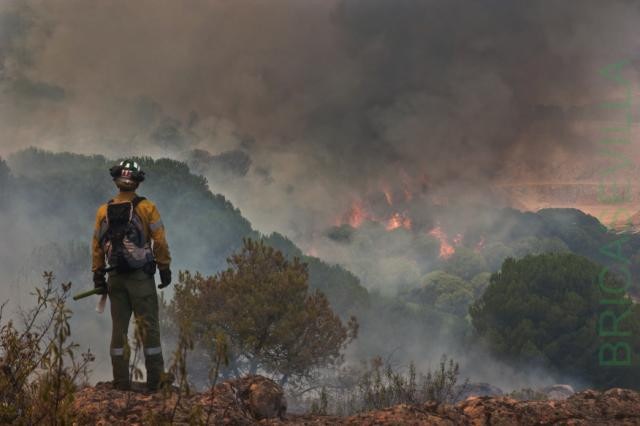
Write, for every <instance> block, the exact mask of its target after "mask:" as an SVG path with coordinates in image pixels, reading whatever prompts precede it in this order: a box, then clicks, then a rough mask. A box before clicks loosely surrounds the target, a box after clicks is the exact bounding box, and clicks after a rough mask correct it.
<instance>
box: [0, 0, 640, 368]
mask: <svg viewBox="0 0 640 426" xmlns="http://www.w3.org/2000/svg"><path fill="white" fill-rule="evenodd" d="M638 22H640V5H639V4H638V2H636V1H624V0H619V1H607V2H604V1H596V0H582V1H578V0H574V1H564V2H554V3H550V2H513V1H509V0H485V1H463V0H439V1H433V0H306V1H301V0H275V1H269V2H265V1H259V0H243V1H224V0H214V1H208V2H202V1H196V0H187V1H181V2H175V1H169V0H139V1H135V2H130V1H125V0H119V1H111V2H86V1H82V0H62V1H55V2H45V1H36V0H33V1H30V0H25V1H4V2H2V3H1V4H0V134H1V135H2V136H0V155H2V156H5V157H6V156H7V155H9V154H10V153H11V152H14V151H17V150H19V149H22V148H25V147H27V146H37V147H40V148H45V149H50V150H54V151H72V152H77V153H83V154H103V155H106V156H107V157H108V158H119V157H123V156H126V155H131V154H137V155H140V154H142V155H149V156H153V157H161V156H165V157H173V158H178V159H182V160H185V161H187V162H188V164H189V165H190V167H191V168H192V170H194V171H195V172H198V173H202V174H204V175H205V176H207V177H208V178H209V183H210V187H211V189H212V191H213V192H217V193H222V194H224V195H225V196H226V197H227V198H228V199H230V200H231V201H232V202H233V203H234V205H236V206H238V207H239V208H240V209H241V211H242V213H243V215H244V216H246V217H247V218H248V219H249V220H250V221H251V222H252V224H253V225H254V227H255V228H256V229H258V230H260V231H262V232H264V233H268V232H271V231H279V232H282V233H284V234H286V235H287V236H289V237H290V238H292V239H293V240H294V241H295V242H296V243H298V244H299V245H300V246H301V247H303V248H304V249H307V250H310V249H313V248H316V249H318V250H321V249H322V248H323V247H325V248H326V251H328V252H330V251H332V252H333V255H334V256H333V258H332V257H325V258H326V259H329V260H339V258H340V257H342V258H344V257H346V256H348V254H347V253H342V252H340V251H338V250H336V248H335V246H333V245H327V244H326V242H325V245H324V246H323V245H319V246H317V247H314V241H315V240H316V239H318V238H320V236H321V235H322V233H323V232H324V231H325V229H326V228H327V227H328V226H331V225H335V224H337V223H338V222H341V221H342V222H344V221H348V220H345V213H347V212H348V211H349V209H350V208H351V206H352V205H353V203H354V201H358V200H359V201H363V200H364V202H365V203H369V204H371V205H374V206H386V205H387V204H388V203H389V200H388V199H387V200H386V201H385V200H384V199H379V198H380V197H384V196H389V195H388V194H391V195H390V198H391V199H392V200H393V203H394V204H395V203H397V200H399V199H402V200H403V202H405V203H408V202H409V201H412V202H411V203H408V204H407V205H406V209H407V210H409V211H410V212H411V217H412V219H413V221H414V225H416V224H417V225H420V226H424V227H425V228H428V227H431V226H433V225H434V223H432V222H430V218H429V217H428V216H429V213H428V211H427V210H428V206H431V205H432V203H436V204H437V203H438V202H440V201H442V200H444V201H445V202H449V203H450V202H452V201H458V200H460V199H465V200H468V199H470V197H471V196H473V199H474V200H481V199H483V198H487V197H495V195H496V194H495V192H494V191H493V190H492V187H493V185H495V184H496V183H500V182H504V181H512V180H518V181H541V180H542V181H554V180H559V181H574V180H581V179H583V180H584V179H587V180H588V179H593V178H594V174H595V169H596V168H597V167H598V166H597V162H598V161H599V160H598V158H599V159H600V160H601V159H602V156H600V157H598V153H597V149H596V148H595V144H594V141H595V139H596V137H597V129H599V128H601V124H600V121H599V120H614V119H616V117H611V113H610V112H603V111H601V110H600V109H599V108H597V105H598V104H599V103H601V102H604V101H606V100H611V99H618V98H620V97H621V96H622V94H623V93H622V91H621V88H620V87H619V86H615V85H613V84H612V83H611V81H610V80H607V79H605V78H603V77H602V76H601V75H600V74H599V71H600V70H601V69H602V68H603V67H604V66H606V65H608V64H611V63H613V62H618V61H621V60H626V59H629V58H633V55H636V54H637V52H638V47H640V46H639V45H640V40H639V39H638V36H637V23H638ZM632 65H635V67H634V66H631V67H630V68H629V69H628V75H627V78H629V79H630V80H632V81H634V82H636V83H637V81H638V75H637V73H638V69H639V67H638V61H632ZM634 87H637V85H634ZM627 149H628V150H629V152H628V153H627V154H629V155H633V154H634V153H635V152H636V151H637V150H636V149H635V148H634V147H633V146H631V147H629V148H627ZM383 192H384V193H385V195H382V194H383ZM376 197H377V198H376ZM372 199H373V201H372ZM422 200H428V202H427V201H425V202H424V203H423V202H422ZM498 201H501V202H502V201H504V200H498ZM505 202H508V201H505ZM385 203H387V204H385ZM387 213H389V212H387ZM421 214H422V215H423V216H421ZM420 221H423V223H419V222H420ZM3 226H6V227H7V229H9V228H11V224H5V225H3ZM361 236H362V235H361ZM33 238H35V237H33ZM362 238H363V239H364V238H367V236H362ZM403 238H405V237H403ZM414 238H415V237H414V236H406V241H407V244H416V243H415V241H413V240H414ZM16 240H17V238H16ZM398 241H399V242H404V241H405V239H403V240H398ZM22 243H24V244H26V242H24V241H23V242H21V244H22ZM398 245H400V244H399V243H398ZM327 247H328V248H327ZM4 249H7V247H6V246H5V245H0V253H1V252H2V250H4ZM318 254H319V255H320V256H321V257H324V253H318ZM358 262H360V264H361V265H363V266H362V271H367V270H368V271H369V273H370V274H371V275H372V276H377V277H379V278H380V279H381V280H386V278H387V277H390V276H394V277H397V276H398V274H399V273H400V272H402V273H403V274H405V275H406V277H404V278H403V279H404V280H406V281H414V280H416V278H417V277H418V276H419V275H420V274H421V273H422V272H423V271H422V270H421V269H420V268H423V267H424V265H421V264H419V262H418V261H414V260H412V259H409V260H407V259H406V258H405V256H404V253H403V254H402V256H398V257H397V258H395V257H386V263H380V264H375V265H373V263H375V261H372V260H371V259H367V258H365V257H363V258H355V259H351V264H352V265H353V264H356V263H358ZM366 262H370V263H371V264H372V265H369V263H366ZM369 266H371V267H372V268H374V269H367V268H369ZM358 272H361V271H358ZM362 273H364V272H362ZM360 275H362V274H360ZM364 284H365V285H366V284H367V283H366V282H364ZM422 349H423V348H422V347H421V348H420V350H422ZM487 375H490V374H489V373H487ZM496 375H497V374H496Z"/></svg>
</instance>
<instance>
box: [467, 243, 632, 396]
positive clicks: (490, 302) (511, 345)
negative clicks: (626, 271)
mask: <svg viewBox="0 0 640 426" xmlns="http://www.w3.org/2000/svg"><path fill="white" fill-rule="evenodd" d="M602 271H603V268H602V267H601V266H599V265H597V264H596V263H594V262H592V261H590V260H588V259H587V258H584V257H581V256H578V255H574V254H565V253H547V254H542V255H537V256H532V255H530V256H526V257H524V258H523V259H520V260H514V259H511V258H509V259H507V260H505V262H504V263H503V265H502V269H501V271H500V272H498V273H495V274H493V275H492V276H491V280H490V284H489V286H488V288H487V289H486V290H485V292H484V294H483V295H482V297H481V298H480V299H479V300H477V301H476V302H475V303H474V304H473V305H472V306H471V308H470V310H469V312H470V314H471V318H472V323H473V326H474V328H475V330H476V332H477V334H478V335H479V336H481V337H482V338H484V339H485V340H486V341H487V342H488V344H489V347H490V348H491V350H492V351H493V352H494V353H495V354H496V355H498V356H500V357H501V358H503V359H506V360H509V361H512V362H515V363H524V364H536V365H542V366H544V367H548V368H551V369H554V370H555V371H556V372H558V373H562V374H564V375H565V376H569V377H576V378H580V379H582V380H587V381H590V382H591V383H592V384H593V385H596V386H600V387H611V386H622V387H637V386H638V379H639V378H640V368H639V366H638V361H639V360H638V359H637V355H636V354H637V353H638V350H639V349H640V308H639V306H638V305H637V304H635V303H632V301H631V299H630V298H629V297H627V296H625V297H624V298H621V300H622V301H623V302H624V304H622V305H603V304H602V303H601V301H602V300H604V299H611V298H612V297H611V295H610V294H609V295H608V294H605V293H603V292H602V291H601V289H600V286H599V282H598V277H599V274H600V273H601V272H602ZM603 283H604V285H606V286H607V287H610V288H623V287H624V284H623V283H622V281H621V280H620V278H619V277H617V276H615V275H613V274H611V273H607V274H605V275H604V281H603ZM605 311H610V312H612V313H613V314H614V315H615V316H616V317H617V318H620V322H619V323H618V325H617V328H618V329H619V330H621V331H624V332H629V336H626V337H617V338H615V339H613V340H615V342H617V341H624V342H626V343H628V344H629V345H630V349H631V351H632V353H633V355H632V362H631V365H630V366H626V367H621V366H614V367H607V366H604V365H601V363H600V360H599V350H600V348H601V345H602V344H605V343H612V340H611V338H609V340H607V339H605V338H604V337H602V336H601V334H603V333H600V332H599V327H600V329H601V330H611V329H612V327H613V326H612V323H611V321H610V319H611V318H609V321H608V322H606V323H605V325H599V324H600V323H599V321H601V320H602V315H603V313H604V312H605ZM627 311H628V312H627ZM625 312H627V313H625Z"/></svg>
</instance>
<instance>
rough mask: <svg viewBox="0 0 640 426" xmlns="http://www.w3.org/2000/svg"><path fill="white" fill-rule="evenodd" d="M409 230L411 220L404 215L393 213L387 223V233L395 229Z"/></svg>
mask: <svg viewBox="0 0 640 426" xmlns="http://www.w3.org/2000/svg"><path fill="white" fill-rule="evenodd" d="M400 227H402V228H404V229H411V218H409V217H408V216H406V214H400V213H398V212H396V213H394V214H393V215H392V216H391V218H389V220H388V221H387V231H392V230H394V229H397V228H400Z"/></svg>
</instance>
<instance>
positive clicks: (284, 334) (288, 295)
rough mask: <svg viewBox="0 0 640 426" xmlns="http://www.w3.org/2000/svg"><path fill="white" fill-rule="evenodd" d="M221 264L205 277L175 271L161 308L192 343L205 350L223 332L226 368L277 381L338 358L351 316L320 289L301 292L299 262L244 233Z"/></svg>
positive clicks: (350, 330)
mask: <svg viewBox="0 0 640 426" xmlns="http://www.w3.org/2000/svg"><path fill="white" fill-rule="evenodd" d="M228 263H229V267H228V269H226V270H225V271H222V272H220V273H218V274H217V275H215V276H212V277H208V278H205V277H203V276H201V275H191V274H189V273H184V274H181V276H180V282H179V283H178V284H177V285H176V289H175V298H174V299H173V301H172V302H171V304H170V306H169V309H168V314H169V315H170V316H171V317H172V318H173V319H174V321H175V323H181V324H185V323H187V324H191V325H192V327H193V334H194V340H195V342H196V344H199V345H200V346H201V347H203V348H204V349H205V351H206V352H207V353H209V354H211V353H214V352H215V338H214V337H215V335H216V334H218V333H220V332H221V331H222V332H223V333H225V334H226V335H227V336H228V338H229V343H230V348H229V349H230V360H229V361H230V363H229V370H228V371H227V374H229V375H240V374H244V373H256V372H257V371H259V370H260V371H262V372H265V373H269V374H273V375H276V376H279V380H280V382H281V383H282V384H284V383H286V382H287V381H288V380H289V379H290V378H300V377H306V376H308V375H309V374H310V372H312V371H313V369H314V368H316V367H321V366H325V365H327V364H331V363H332V362H334V361H337V360H339V359H340V358H341V350H342V349H343V348H344V347H345V345H346V344H347V343H348V342H349V341H350V340H352V339H353V338H355V336H356V333H357V322H356V320H355V318H353V317H352V318H351V319H350V321H349V322H348V324H347V325H344V324H343V323H342V321H341V320H340V318H339V317H338V316H337V315H336V314H335V313H334V312H333V311H332V310H331V308H330V306H329V302H328V301H327V298H326V297H325V296H324V294H322V293H320V292H319V291H315V292H311V293H310V292H309V291H308V280H309V276H308V272H307V266H306V264H304V263H302V262H301V261H300V260H299V259H298V258H294V259H293V260H292V261H288V260H287V259H286V258H285V257H284V255H283V254H282V253H281V252H280V251H277V250H275V249H273V248H272V247H270V246H267V245H266V244H264V242H263V241H257V242H256V241H253V240H251V239H245V240H244V245H243V247H242V249H241V250H240V251H239V252H237V253H235V254H233V255H232V256H231V257H230V258H229V259H228ZM223 374H224V372H223Z"/></svg>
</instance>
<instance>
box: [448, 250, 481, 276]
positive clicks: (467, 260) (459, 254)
mask: <svg viewBox="0 0 640 426" xmlns="http://www.w3.org/2000/svg"><path fill="white" fill-rule="evenodd" d="M442 269H443V270H444V271H445V272H447V273H449V274H451V275H457V276H459V277H461V278H463V279H465V280H470V279H471V278H473V276H474V275H476V274H479V273H480V272H484V271H486V270H487V269H488V267H487V262H486V261H485V259H484V257H483V256H482V255H481V254H479V253H476V252H475V251H473V250H471V249H468V248H465V247H458V248H457V249H456V252H455V253H454V254H453V255H452V256H451V257H450V258H449V259H448V260H447V261H445V262H444V265H443V267H442Z"/></svg>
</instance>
